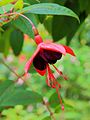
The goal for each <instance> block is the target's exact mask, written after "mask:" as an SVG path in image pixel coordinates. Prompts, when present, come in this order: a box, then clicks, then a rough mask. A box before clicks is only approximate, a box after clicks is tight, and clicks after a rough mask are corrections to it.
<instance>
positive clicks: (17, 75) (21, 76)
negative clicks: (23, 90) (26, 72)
mask: <svg viewBox="0 0 90 120" xmlns="http://www.w3.org/2000/svg"><path fill="white" fill-rule="evenodd" d="M0 62H2V64H3V65H5V66H6V67H7V68H8V69H9V70H10V71H11V72H12V73H13V74H14V75H15V76H17V77H18V79H19V78H22V77H23V75H22V76H19V75H18V74H17V73H16V72H15V71H14V70H13V69H12V68H11V67H9V66H8V65H7V64H6V63H5V62H4V60H1V61H0ZM22 80H23V81H25V80H24V79H22Z"/></svg>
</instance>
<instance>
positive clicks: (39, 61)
mask: <svg viewBox="0 0 90 120" xmlns="http://www.w3.org/2000/svg"><path fill="white" fill-rule="evenodd" d="M33 30H34V33H35V42H36V44H37V49H36V51H35V52H34V54H33V55H32V57H31V58H30V59H29V60H28V61H27V63H26V66H25V73H28V70H29V69H30V66H31V64H33V65H34V67H35V69H36V71H37V72H38V73H39V74H40V75H42V76H43V75H45V74H47V79H46V83H47V85H48V86H49V87H52V88H55V89H56V92H57V93H58V98H59V100H60V104H61V105H62V109H64V106H63V103H62V99H61V97H60V93H59V88H60V87H61V85H60V84H59V83H58V81H57V80H56V79H55V76H54V75H53V73H52V71H51V69H50V66H49V64H51V65H52V66H53V67H54V68H55V69H56V71H57V72H58V73H59V74H60V76H62V77H63V78H64V79H65V80H66V79H67V78H66V77H65V76H64V75H63V73H62V72H61V71H60V70H59V69H58V68H56V67H55V66H54V64H55V63H56V62H57V60H60V59H61V57H62V55H66V54H67V53H69V54H71V55H72V56H75V54H74V52H73V50H72V49H71V48H69V47H68V46H64V45H61V44H56V43H44V42H43V41H42V38H41V36H40V35H39V34H38V32H37V30H36V28H33Z"/></svg>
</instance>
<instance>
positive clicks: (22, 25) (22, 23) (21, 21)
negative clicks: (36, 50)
mask: <svg viewBox="0 0 90 120" xmlns="http://www.w3.org/2000/svg"><path fill="white" fill-rule="evenodd" d="M25 16H27V17H28V18H29V19H31V20H32V21H33V23H34V24H35V25H36V24H37V21H36V18H35V16H34V15H32V14H25ZM12 24H13V25H14V26H15V27H17V28H18V29H20V30H21V31H22V32H24V33H25V34H28V35H29V36H30V37H31V38H33V39H34V33H33V30H32V26H31V24H30V23H29V21H27V20H26V19H25V18H23V17H21V16H20V17H19V18H18V19H17V20H15V21H13V22H12Z"/></svg>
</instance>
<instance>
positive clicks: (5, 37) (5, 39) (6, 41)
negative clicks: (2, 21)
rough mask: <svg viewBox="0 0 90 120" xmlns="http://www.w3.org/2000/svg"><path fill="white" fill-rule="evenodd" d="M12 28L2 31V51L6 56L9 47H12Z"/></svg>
mask: <svg viewBox="0 0 90 120" xmlns="http://www.w3.org/2000/svg"><path fill="white" fill-rule="evenodd" d="M11 31H12V30H11V29H10V28H9V29H7V30H6V31H3V32H2V33H0V52H3V54H4V55H5V56H7V55H8V52H9V48H10V34H11Z"/></svg>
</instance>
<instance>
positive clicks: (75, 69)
mask: <svg viewBox="0 0 90 120" xmlns="http://www.w3.org/2000/svg"><path fill="white" fill-rule="evenodd" d="M2 1H4V0H2ZM12 1H13V0H12ZM12 1H8V3H10V2H12ZM0 2H1V1H0ZM18 2H20V3H22V0H18ZM24 2H25V3H27V4H23V5H21V6H20V3H17V4H15V5H12V4H7V0H6V3H5V1H4V2H2V3H0V6H1V7H0V13H1V14H3V9H2V5H5V6H4V7H5V8H6V10H7V11H9V10H10V7H11V8H12V7H14V9H15V10H17V11H21V10H22V9H23V8H22V7H23V6H24V8H25V7H27V6H31V5H33V4H38V3H57V4H59V5H63V6H66V7H68V8H70V9H72V10H73V11H74V12H75V13H76V14H77V15H78V16H79V19H80V23H78V21H77V20H75V18H72V17H67V16H57V15H47V14H45V15H41V14H39V15H38V14H33V13H25V15H26V16H27V17H28V18H30V19H31V20H32V21H33V23H34V24H35V25H36V26H37V28H38V30H39V32H40V35H41V36H42V38H43V39H44V40H52V39H53V41H54V42H57V43H60V44H66V45H69V46H70V47H71V48H72V49H73V50H74V51H75V54H76V59H75V58H73V57H71V56H69V55H66V56H63V58H62V60H61V61H58V62H57V63H56V64H55V65H56V66H57V67H58V68H59V69H61V70H62V71H63V73H64V74H66V75H67V76H68V81H64V80H63V79H62V78H61V77H60V76H58V75H57V73H56V71H54V70H53V72H54V74H55V75H56V76H57V79H58V81H59V83H60V84H61V85H62V88H61V89H60V93H61V96H62V99H63V102H64V105H65V110H64V112H62V111H61V108H60V105H59V102H58V98H57V95H56V94H55V90H54V89H51V88H49V87H48V86H47V85H46V83H45V80H46V76H44V77H42V76H40V75H38V74H37V73H36V72H35V70H34V68H33V66H32V69H31V70H30V76H28V78H27V80H26V81H25V83H24V84H23V83H22V84H23V85H17V84H16V85H14V83H13V82H12V81H15V80H17V76H15V75H14V74H13V73H12V72H11V71H10V70H9V69H8V68H7V67H6V65H5V64H4V63H3V62H2V59H4V61H5V63H6V64H8V66H9V67H11V68H12V69H13V70H15V71H16V72H17V73H18V74H19V75H21V74H23V72H24V66H25V63H26V61H27V60H28V59H29V58H30V57H31V56H32V54H33V53H34V51H35V49H36V45H35V43H34V41H33V40H32V39H31V38H34V35H33V32H32V29H31V26H30V24H29V23H28V22H27V21H26V20H25V19H23V18H21V17H18V18H17V19H15V20H12V19H13V18H10V21H8V22H5V21H3V20H2V19H0V26H1V27H0V120H36V119H37V120H52V118H51V117H50V114H49V112H48V111H47V109H46V108H45V106H44V105H43V104H42V101H43V100H42V98H43V97H44V98H46V99H48V101H49V103H50V105H49V107H50V108H51V110H52V111H53V112H54V116H55V118H56V120H62V119H63V120H90V7H89V6H90V0H86V1H84V0H24ZM3 19H7V18H6V17H4V18H3ZM28 26H29V27H28ZM24 34H27V35H29V37H30V38H27V39H26V38H25V37H24ZM18 36H19V37H18ZM18 40H20V41H19V44H18V42H17V41H18ZM21 82H22V81H21ZM21 82H20V83H21ZM42 93H43V94H42ZM31 94H32V95H31ZM25 98H26V99H25Z"/></svg>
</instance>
